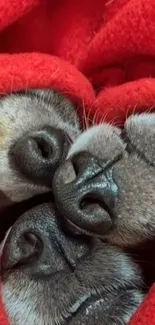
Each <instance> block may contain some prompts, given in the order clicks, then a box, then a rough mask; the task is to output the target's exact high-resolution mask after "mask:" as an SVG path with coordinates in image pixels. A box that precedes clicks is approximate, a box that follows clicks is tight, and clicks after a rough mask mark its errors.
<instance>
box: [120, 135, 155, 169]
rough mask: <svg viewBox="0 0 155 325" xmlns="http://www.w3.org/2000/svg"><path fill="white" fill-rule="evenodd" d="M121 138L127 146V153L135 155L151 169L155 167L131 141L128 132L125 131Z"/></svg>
mask: <svg viewBox="0 0 155 325" xmlns="http://www.w3.org/2000/svg"><path fill="white" fill-rule="evenodd" d="M120 137H121V139H122V141H123V142H124V144H126V148H125V151H126V152H127V153H128V154H129V155H131V154H133V153H135V154H136V155H137V156H138V157H140V159H141V160H143V161H144V162H145V163H146V164H147V165H149V167H155V165H154V164H153V163H152V162H151V161H150V160H149V159H148V158H147V157H146V156H145V154H144V153H143V152H142V151H140V150H139V149H138V148H137V147H136V146H135V145H134V144H133V143H132V141H131V140H130V138H129V136H128V135H127V132H126V130H123V131H122V132H121V134H120Z"/></svg>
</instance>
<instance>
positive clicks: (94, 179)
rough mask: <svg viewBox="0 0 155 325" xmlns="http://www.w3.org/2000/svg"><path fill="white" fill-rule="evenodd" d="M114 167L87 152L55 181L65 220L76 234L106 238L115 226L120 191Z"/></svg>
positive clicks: (65, 167) (69, 163)
mask: <svg viewBox="0 0 155 325" xmlns="http://www.w3.org/2000/svg"><path fill="white" fill-rule="evenodd" d="M113 163H114V162H107V163H103V162H101V161H99V160H98V159H97V158H96V157H94V156H92V155H91V154H89V153H87V152H82V153H79V154H76V155H75V156H73V157H72V159H70V160H68V161H66V162H65V163H64V164H63V165H62V166H60V167H59V169H58V170H57V171H56V174H55V175H54V178H53V193H54V196H55V201H56V204H57V207H58V209H59V212H60V214H61V217H62V218H63V219H64V221H65V223H66V225H67V227H68V228H71V230H72V231H74V233H77V234H78V233H81V230H82V233H83V231H84V232H85V233H90V234H91V235H92V234H94V235H96V236H99V237H100V236H102V235H104V234H105V233H107V232H108V231H109V230H110V229H111V228H112V227H113V225H114V223H115V217H116V214H115V200H116V198H117V196H118V187H117V185H116V183H115V181H114V179H113V168H112V166H113Z"/></svg>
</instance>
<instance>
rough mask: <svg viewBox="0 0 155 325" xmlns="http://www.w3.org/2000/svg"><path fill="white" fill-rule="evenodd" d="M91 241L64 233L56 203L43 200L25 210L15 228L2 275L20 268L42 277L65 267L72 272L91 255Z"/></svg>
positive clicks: (8, 244) (2, 266) (5, 250)
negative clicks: (57, 213)
mask: <svg viewBox="0 0 155 325" xmlns="http://www.w3.org/2000/svg"><path fill="white" fill-rule="evenodd" d="M91 243H92V241H91V240H89V239H88V238H80V240H79V239H78V240H77V239H76V238H74V237H71V236H69V235H67V233H66V234H65V233H64V232H63V231H62V229H61V227H60V225H59V222H58V215H56V210H55V208H54V206H53V205H52V204H50V203H44V204H42V205H40V206H37V207H36V208H34V209H32V210H30V211H28V212H26V213H25V214H24V215H23V216H22V217H20V218H19V219H18V220H17V222H16V223H15V224H14V226H13V227H12V229H11V231H10V233H9V235H8V238H7V240H6V242H5V245H4V249H3V253H2V258H1V273H2V276H3V275H4V274H5V271H6V270H11V269H19V268H22V269H23V270H24V271H25V272H27V273H28V274H30V275H39V276H44V275H46V276H47V275H50V274H53V273H56V272H59V271H62V270H65V269H66V268H67V269H68V268H69V269H70V270H71V271H72V270H74V268H75V266H76V263H77V261H78V260H81V259H82V257H84V256H85V255H86V254H88V251H89V249H90V247H91Z"/></svg>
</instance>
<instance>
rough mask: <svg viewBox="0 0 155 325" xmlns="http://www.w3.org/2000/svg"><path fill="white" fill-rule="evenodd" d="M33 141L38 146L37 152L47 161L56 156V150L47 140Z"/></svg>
mask: <svg viewBox="0 0 155 325" xmlns="http://www.w3.org/2000/svg"><path fill="white" fill-rule="evenodd" d="M33 141H34V142H35V144H36V150H38V152H39V153H40V156H42V157H43V158H45V159H49V158H51V156H52V155H53V154H54V148H53V146H51V144H49V143H48V142H47V141H46V140H45V139H33Z"/></svg>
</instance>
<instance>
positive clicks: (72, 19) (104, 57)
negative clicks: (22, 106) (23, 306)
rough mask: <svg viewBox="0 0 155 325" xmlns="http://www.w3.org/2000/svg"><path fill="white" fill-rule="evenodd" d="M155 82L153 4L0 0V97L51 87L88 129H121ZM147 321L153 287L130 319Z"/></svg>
mask: <svg viewBox="0 0 155 325" xmlns="http://www.w3.org/2000/svg"><path fill="white" fill-rule="evenodd" d="M154 78H155V1H154V0H0V94H1V95H4V94H7V93H10V92H13V91H17V90H22V89H25V88H26V89H27V88H35V87H44V88H52V89H55V90H58V91H61V92H62V93H63V94H64V95H65V96H67V97H69V98H70V99H71V100H72V101H73V102H74V103H75V104H76V106H77V109H78V113H79V116H81V117H82V116H85V115H86V116H87V119H88V120H90V124H91V123H99V122H101V121H108V122H111V123H113V124H117V125H122V124H123V122H124V120H125V118H126V117H127V116H128V115H130V114H131V113H136V112H144V111H147V112H148V111H152V110H154V108H155V79H154ZM7 324H8V323H7V319H6V316H5V312H4V309H3V306H2V304H1V309H0V325H7ZM153 324H155V285H154V286H153V287H152V289H151V290H150V293H149V294H148V296H147V297H146V299H145V301H144V302H143V303H142V305H141V306H140V308H139V309H138V311H137V312H136V314H135V315H134V316H133V318H132V320H131V322H130V325H153Z"/></svg>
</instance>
